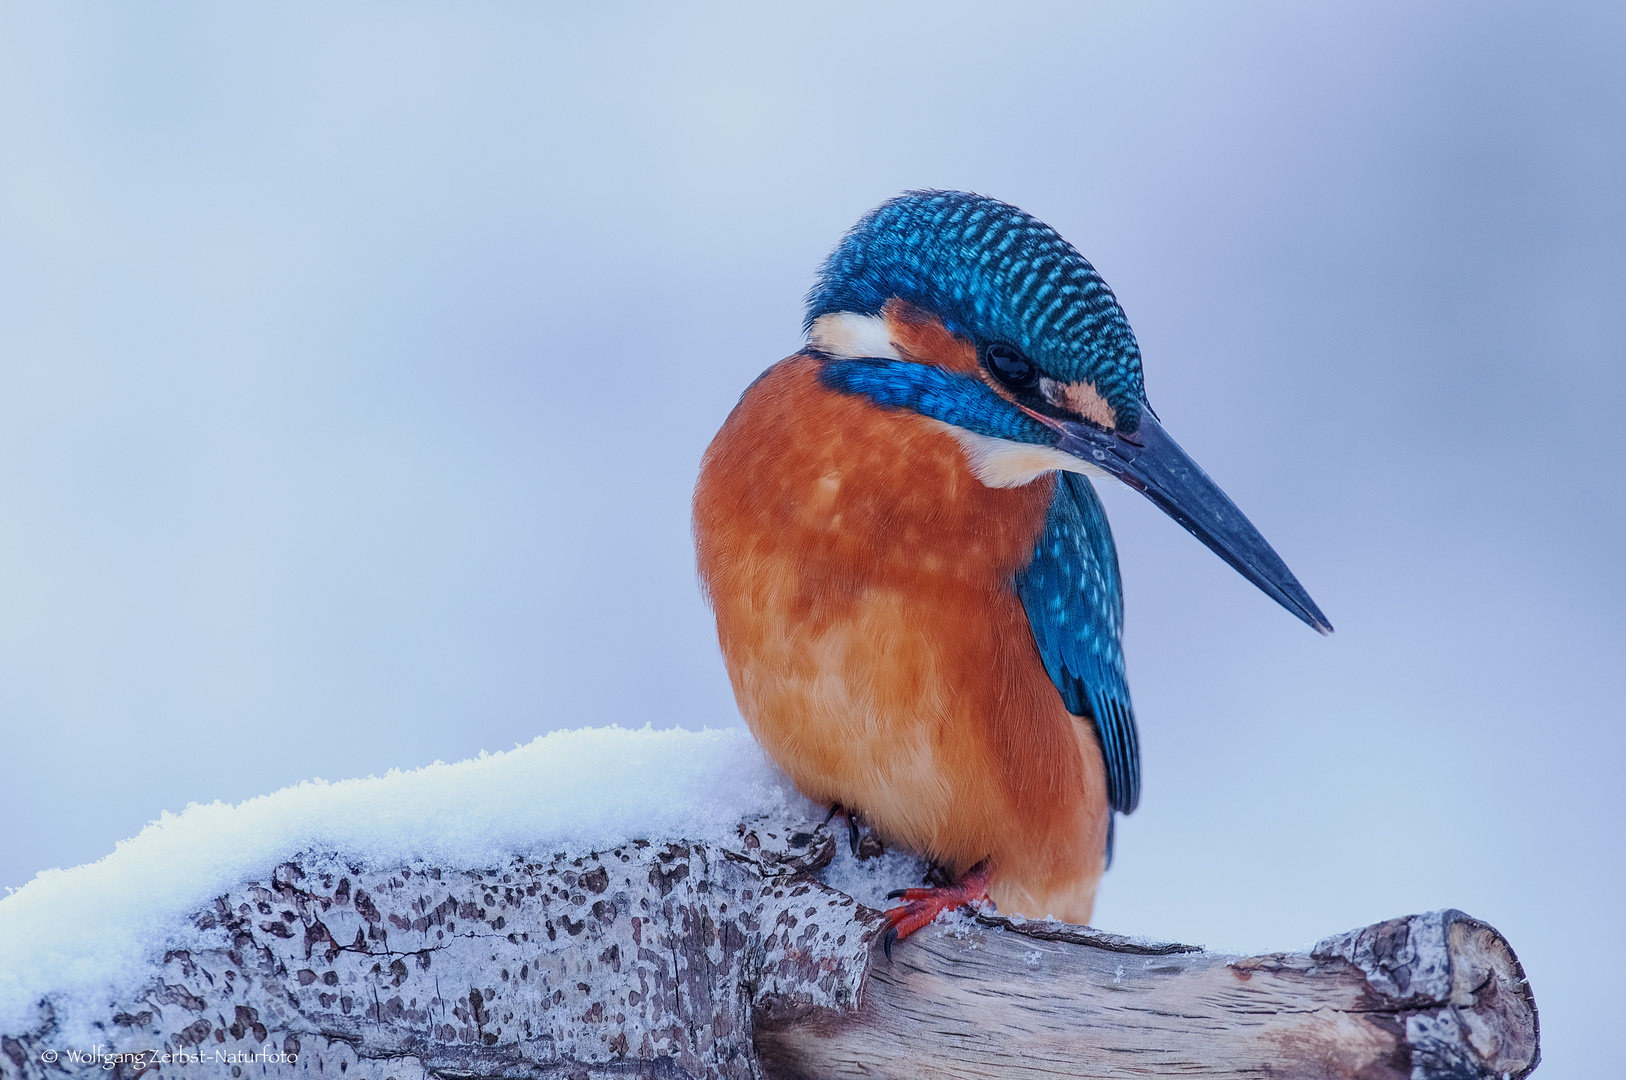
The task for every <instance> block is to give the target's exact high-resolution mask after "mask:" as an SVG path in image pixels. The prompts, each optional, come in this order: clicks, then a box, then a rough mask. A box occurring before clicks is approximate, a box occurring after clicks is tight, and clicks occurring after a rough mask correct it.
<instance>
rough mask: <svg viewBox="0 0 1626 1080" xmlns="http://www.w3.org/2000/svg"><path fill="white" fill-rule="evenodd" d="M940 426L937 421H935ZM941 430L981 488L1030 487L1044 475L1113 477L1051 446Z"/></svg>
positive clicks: (947, 428) (960, 430)
mask: <svg viewBox="0 0 1626 1080" xmlns="http://www.w3.org/2000/svg"><path fill="white" fill-rule="evenodd" d="M937 422H938V423H940V424H942V423H943V422H942V421H941V420H939V421H937ZM943 430H945V431H947V432H948V433H949V434H950V435H953V436H954V437H955V438H956V439H958V440H959V442H960V447H961V448H962V449H963V450H964V451H965V463H966V464H967V465H968V466H970V468H971V474H972V475H973V476H975V477H976V478H977V479H978V480H981V481H982V486H983V487H991V488H1012V487H1021V486H1022V485H1023V484H1031V483H1033V481H1035V480H1037V479H1038V478H1039V477H1041V476H1043V475H1044V474H1045V473H1047V472H1073V473H1080V474H1082V475H1084V476H1090V477H1094V478H1096V479H1100V480H1116V479H1117V477H1115V476H1113V475H1112V474H1111V473H1109V472H1107V471H1105V470H1104V469H1098V468H1096V467H1095V466H1094V465H1087V464H1085V463H1084V462H1083V461H1080V460H1079V459H1078V458H1076V457H1074V456H1073V455H1071V454H1065V453H1063V452H1062V451H1060V450H1057V449H1056V448H1055V447H1053V446H1035V445H1033V444H1032V443H1021V442H1013V441H1012V440H1010V439H998V438H995V437H994V436H992V435H979V434H977V433H976V432H975V431H967V430H966V429H965V428H962V427H955V426H954V425H953V424H943Z"/></svg>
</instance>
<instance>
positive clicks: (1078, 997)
mask: <svg viewBox="0 0 1626 1080" xmlns="http://www.w3.org/2000/svg"><path fill="white" fill-rule="evenodd" d="M834 849H835V845H834V841H833V839H832V838H831V837H830V836H829V835H827V834H826V833H825V832H824V831H822V830H818V829H815V828H813V827H812V826H811V825H810V824H807V823H762V822H758V823H752V824H747V825H742V826H741V827H740V829H739V830H738V835H737V837H736V838H735V840H734V841H733V842H731V843H729V844H726V845H715V846H713V845H702V844H694V843H684V842H672V843H648V842H645V841H631V842H629V843H627V844H626V845H624V846H622V847H620V848H617V849H615V850H613V851H606V852H601V853H597V854H594V855H590V856H586V857H583V858H575V859H570V858H565V857H562V856H561V857H558V858H555V859H552V860H548V861H516V862H515V863H513V864H512V865H510V866H508V867H505V868H501V869H497V870H478V871H476V870H453V869H448V868H442V869H440V870H433V869H428V870H423V869H420V870H407V869H401V870H397V871H395V872H391V873H331V872H318V870H317V869H316V868H315V862H316V861H315V860H312V861H310V862H309V863H307V864H305V865H302V864H301V863H299V862H295V863H287V864H284V865H282V866H279V867H277V868H275V870H274V871H273V872H272V873H270V874H268V875H267V877H266V879H265V880H264V881H263V882H258V883H249V884H245V885H243V886H241V887H240V888H237V889H234V890H233V891H232V892H231V893H229V894H228V895H225V896H222V897H220V898H218V899H217V900H216V902H215V905H214V908H213V909H212V910H210V911H206V912H202V913H199V914H198V915H197V916H196V921H197V923H198V925H199V926H200V927H202V928H204V929H206V930H213V931H215V932H216V934H215V937H216V940H217V941H218V942H219V945H218V946H217V947H211V948H207V949H200V950H193V951H190V952H170V953H167V954H165V955H164V956H163V957H162V958H161V959H160V958H156V957H155V958H154V963H153V968H152V970H151V972H150V973H148V974H149V977H147V978H146V979H145V983H144V985H145V990H144V992H143V993H141V994H139V995H138V996H136V997H134V998H133V999H132V1000H130V1001H128V1002H127V1003H125V1004H124V1005H123V1006H122V1007H121V1008H119V1009H116V1010H114V1011H113V1012H112V1013H111V1015H108V1016H105V1017H100V1018H96V1027H95V1030H96V1031H97V1032H99V1034H98V1036H97V1038H98V1039H99V1045H98V1046H94V1047H93V1046H67V1045H62V1044H61V1043H62V1039H63V1034H62V1029H61V1027H60V1026H59V1024H58V1018H57V1017H56V1015H55V1013H54V1011H53V1008H54V1006H53V1004H52V1003H51V1001H50V1000H49V999H47V1000H46V1001H44V1002H42V1003H41V1005H40V1011H39V1017H38V1024H37V1025H36V1026H35V1027H34V1028H33V1029H32V1030H29V1031H23V1032H6V1033H4V1034H3V1037H0V1077H4V1078H5V1080H12V1078H17V1080H24V1078H26V1080H36V1078H46V1077H57V1076H62V1075H65V1074H81V1073H90V1072H95V1073H97V1074H99V1075H102V1076H108V1075H112V1076H135V1075H141V1074H142V1073H144V1072H150V1071H152V1070H153V1069H155V1068H156V1069H157V1070H158V1071H157V1073H155V1074H154V1075H159V1076H200V1077H201V1076H208V1077H220V1076H231V1077H240V1076H242V1075H244V1074H245V1073H246V1074H248V1075H254V1076H262V1075H273V1076H282V1075H288V1076H296V1075H306V1076H323V1077H328V1078H336V1077H343V1078H344V1080H368V1078H373V1077H378V1078H383V1077H395V1078H398V1080H408V1078H413V1080H416V1078H420V1077H499V1076H500V1077H516V1078H517V1077H548V1078H555V1077H557V1078H571V1080H583V1078H595V1080H598V1078H609V1077H663V1078H682V1077H695V1078H698V1077H708V1078H712V1077H715V1078H746V1077H783V1078H824V1077H837V1076H857V1075H863V1076H869V1077H905V1076H907V1077H920V1076H932V1077H993V1076H999V1077H1009V1076H1014V1077H1048V1076H1090V1077H1118V1076H1125V1077H1127V1076H1136V1077H1148V1076H1151V1077H1157V1076H1206V1077H1306V1078H1310V1077H1314V1078H1321V1077H1329V1078H1330V1077H1359V1078H1361V1080H1387V1078H1391V1077H1393V1078H1400V1077H1405V1078H1410V1080H1484V1078H1490V1077H1503V1076H1507V1077H1522V1076H1524V1075H1526V1074H1528V1073H1529V1072H1530V1070H1531V1069H1533V1068H1534V1067H1535V1064H1536V1061H1537V1059H1538V1049H1537V1044H1538V1038H1537V1026H1536V1011H1535V1004H1534V1000H1533V998H1532V997H1531V994H1530V990H1529V987H1528V985H1527V984H1526V982H1525V980H1524V975H1523V971H1522V970H1521V969H1520V967H1519V964H1518V961H1517V959H1516V958H1515V957H1514V955H1513V952H1512V950H1511V949H1510V948H1509V947H1508V945H1507V942H1506V941H1504V940H1503V939H1502V938H1501V936H1500V935H1499V934H1497V933H1496V931H1495V930H1493V929H1492V928H1491V927H1489V926H1486V925H1485V924H1483V923H1480V922H1477V921H1475V920H1473V919H1470V918H1468V917H1467V916H1465V915H1463V914H1462V913H1460V912H1456V911H1443V912H1434V913H1431V914H1428V915H1418V916H1411V917H1409V918H1402V919H1394V920H1391V921H1389V922H1386V923H1381V924H1378V925H1377V926H1372V927H1367V928H1366V929H1363V930H1357V931H1351V932H1349V933H1347V934H1340V935H1336V936H1334V937H1330V938H1327V939H1326V940H1324V941H1322V942H1321V943H1319V944H1318V945H1317V946H1316V947H1315V948H1314V949H1313V950H1311V951H1310V952H1309V953H1302V954H1292V953H1283V954H1274V955H1270V956H1260V957H1247V958H1237V957H1225V956H1216V955H1213V954H1209V953H1205V952H1202V951H1201V950H1199V949H1197V948H1195V947H1193V946H1186V945H1173V944H1156V943H1146V942H1136V941H1131V940H1128V939H1124V938H1120V937H1115V936H1113V935H1109V934H1101V933H1098V932H1095V931H1092V930H1089V929H1087V928H1084V927H1073V926H1067V925H1064V924H1059V923H1051V922H1044V923H1038V922H1027V923H1023V924H1019V925H1013V924H1012V923H1010V922H1009V921H1007V920H1004V919H1000V918H996V917H983V916H979V917H976V918H971V917H961V918H959V919H958V920H955V921H947V922H944V923H940V924H939V925H938V926H934V927H931V928H928V929H927V930H924V931H921V932H920V933H918V934H917V935H915V936H914V937H912V938H910V939H909V940H908V941H906V942H904V943H902V944H901V945H899V946H898V947H897V948H896V949H895V950H894V955H895V962H893V963H891V964H888V963H887V961H886V960H885V959H884V957H882V955H881V953H880V949H879V945H878V943H877V942H878V936H877V935H878V928H879V926H880V916H879V913H878V912H877V911H875V910H874V909H872V908H868V907H865V906H864V905H862V904H859V903H857V902H856V901H855V900H854V899H853V898H852V897H851V896H848V895H845V894H844V893H841V892H839V891H836V890H835V889H833V888H830V887H829V886H827V885H825V884H824V883H823V882H821V881H820V880H819V874H820V871H821V870H822V869H823V868H824V867H825V866H826V865H827V864H828V863H829V862H830V860H831V858H832V855H833V853H834ZM900 884H905V883H901V882H900Z"/></svg>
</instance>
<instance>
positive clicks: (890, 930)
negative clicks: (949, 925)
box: [881, 863, 990, 962]
mask: <svg viewBox="0 0 1626 1080" xmlns="http://www.w3.org/2000/svg"><path fill="white" fill-rule="evenodd" d="M989 876H990V869H989V866H988V864H987V863H978V864H977V865H976V866H974V867H972V868H971V870H970V871H969V872H968V873H967V874H966V875H965V877H964V878H962V879H961V880H960V883H959V884H958V885H950V886H948V887H946V888H941V889H931V888H914V889H893V890H892V891H891V892H889V893H887V894H886V898H887V899H888V900H898V899H901V900H903V903H902V904H900V905H899V906H898V907H895V908H888V909H887V911H886V913H885V918H886V921H887V928H886V932H885V933H884V934H883V935H882V936H881V949H882V951H883V952H885V953H886V958H887V961H888V962H891V960H892V946H893V945H894V944H895V943H896V942H899V941H902V940H903V939H904V938H906V937H908V936H909V935H910V934H912V933H914V932H915V931H916V930H919V929H920V928H921V927H923V926H928V925H930V924H931V922H932V921H933V920H935V919H936V918H937V917H938V916H939V915H941V914H942V913H943V912H945V911H952V910H954V909H955V908H959V907H964V906H966V905H968V904H974V903H976V902H977V901H978V900H983V899H986V898H987V896H988V878H989Z"/></svg>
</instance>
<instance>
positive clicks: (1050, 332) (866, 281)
mask: <svg viewBox="0 0 1626 1080" xmlns="http://www.w3.org/2000/svg"><path fill="white" fill-rule="evenodd" d="M892 297H898V298H900V299H902V300H906V301H908V302H910V303H912V304H915V305H917V306H919V307H922V308H924V309H926V310H928V311H931V312H933V313H935V314H936V315H937V316H938V317H939V318H941V319H943V320H944V322H945V323H946V324H948V326H949V328H950V329H952V330H954V331H955V332H957V333H965V334H969V335H970V336H971V338H972V339H973V340H976V341H977V342H978V343H979V344H981V343H986V342H991V341H1004V342H1008V343H1009V344H1012V345H1015V346H1016V347H1017V348H1019V349H1021V350H1022V352H1023V354H1024V355H1026V356H1027V357H1028V359H1030V360H1032V361H1033V362H1034V363H1035V364H1037V365H1038V366H1039V367H1040V368H1041V369H1042V370H1044V371H1045V372H1046V373H1047V374H1049V375H1050V376H1051V377H1053V378H1056V379H1059V380H1061V381H1064V382H1079V381H1087V382H1090V383H1092V384H1093V385H1094V386H1095V389H1096V392H1097V393H1099V394H1100V395H1101V396H1102V397H1103V398H1105V399H1106V401H1107V403H1108V404H1109V405H1111V406H1112V408H1113V410H1114V411H1115V413H1116V414H1117V419H1118V427H1119V430H1123V431H1133V430H1134V429H1135V428H1136V427H1137V426H1139V423H1140V413H1141V409H1142V408H1143V407H1144V406H1143V402H1144V400H1145V389H1144V385H1143V383H1142V377H1141V366H1140V346H1139V345H1138V344H1137V343H1136V342H1135V334H1134V331H1132V330H1131V329H1130V328H1129V320H1128V319H1127V318H1125V317H1124V313H1123V309H1122V308H1121V307H1119V306H1118V300H1117V298H1116V297H1115V296H1113V295H1112V290H1111V289H1110V288H1108V287H1107V283H1106V282H1105V281H1102V280H1101V276H1100V275H1099V274H1097V273H1096V272H1095V268H1094V267H1093V266H1091V265H1090V264H1089V261H1088V260H1086V259H1085V258H1084V256H1082V255H1080V254H1079V253H1078V252H1077V251H1076V250H1075V249H1074V248H1073V246H1072V245H1071V244H1069V243H1068V242H1067V241H1066V240H1064V239H1062V237H1061V235H1060V234H1059V233H1057V232H1056V230H1054V229H1052V228H1051V227H1050V226H1048V225H1046V224H1045V223H1044V222H1042V221H1040V220H1039V219H1038V218H1035V217H1033V216H1032V215H1031V214H1027V213H1024V212H1023V211H1021V210H1018V209H1017V208H1016V207H1014V206H1011V205H1010V204H1009V203H1003V202H1000V201H999V200H998V199H991V198H988V197H987V196H984V195H972V194H969V193H967V192H963V191H911V192H907V193H905V194H903V195H900V196H898V197H897V198H895V199H891V200H889V201H887V202H885V203H882V204H881V205H880V206H879V207H877V208H876V209H874V210H872V211H870V212H869V213H868V214H866V215H864V217H863V218H862V219H861V220H860V221H859V222H858V224H857V225H855V226H853V228H852V230H851V231H850V232H848V233H847V235H846V237H844V238H843V239H842V241H841V243H840V244H839V245H838V246H837V247H836V250H835V251H834V252H832V253H831V255H830V257H829V259H827V260H826V261H825V264H824V267H823V268H822V269H821V270H820V272H819V279H818V283H817V284H816V285H815V286H814V287H813V290H812V291H811V292H810V293H809V294H808V298H807V320H806V326H807V327H811V326H812V325H813V321H814V320H815V319H817V318H818V317H819V316H821V315H827V314H831V313H833V312H840V311H850V312H856V313H859V314H864V315H874V314H877V313H879V312H880V310H881V308H882V306H883V305H885V303H886V302H887V301H888V300H889V299H891V298H892Z"/></svg>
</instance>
